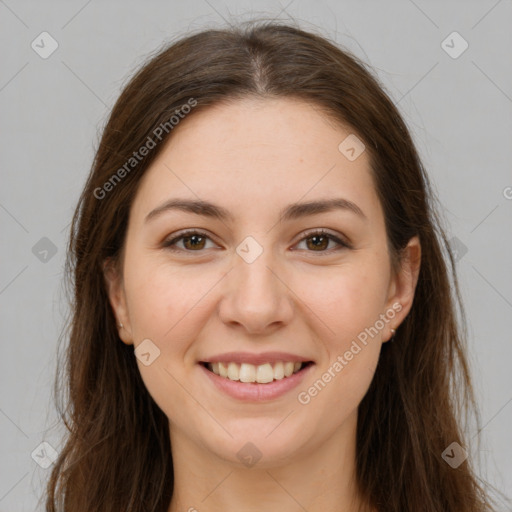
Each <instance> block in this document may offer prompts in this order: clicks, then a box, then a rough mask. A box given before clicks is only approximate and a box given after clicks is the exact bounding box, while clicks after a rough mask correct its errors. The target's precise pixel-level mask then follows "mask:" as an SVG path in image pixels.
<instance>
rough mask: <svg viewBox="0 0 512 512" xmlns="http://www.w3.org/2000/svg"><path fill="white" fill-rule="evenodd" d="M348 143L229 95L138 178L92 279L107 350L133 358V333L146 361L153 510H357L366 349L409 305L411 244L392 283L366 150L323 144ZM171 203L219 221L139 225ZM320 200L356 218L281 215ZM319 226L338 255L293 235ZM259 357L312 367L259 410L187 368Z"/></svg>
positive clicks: (368, 365)
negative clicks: (183, 235) (371, 330)
mask: <svg viewBox="0 0 512 512" xmlns="http://www.w3.org/2000/svg"><path fill="white" fill-rule="evenodd" d="M350 133H352V132H351V131H350V128H348V127H347V128H345V129H344V128H341V127H340V126H338V125H334V124H333V123H332V122H331V121H329V120H327V119H326V117H325V115H323V114H321V113H320V111H319V110H318V109H315V108H313V107H312V106H311V105H309V104H308V103H305V102H302V101H300V100H292V99H264V100H262V99H252V98H251V99H243V100H237V101H235V102H232V103H230V104H223V105H216V106H215V107H210V108H208V109H206V110H204V111H198V112H196V113H194V114H193V115H190V116H188V118H186V119H185V120H183V121H181V123H180V125H179V126H178V127H177V128H175V131H173V134H172V137H171V139H170V140H169V141H168V142H167V144H166V146H165V147H164V148H163V150H162V152H161V153H160V154H159V155H158V157H157V158H156V159H155V161H154V162H153V163H152V164H151V166H150V168H149V169H148V170H147V172H146V174H145V176H144V178H143V179H142V182H141V184H140V187H139V190H138V191H137V194H136V197H135V199H134V202H133V204H132V208H131V212H130V219H129V226H128V231H127V236H126V240H125V245H124V248H123V254H122V259H121V262H120V265H118V266H115V265H106V267H105V277H106V283H107V287H108V293H109V297H110V302H111V304H112V307H113V309H114V312H115V315H116V318H117V320H118V322H120V323H122V324H123V327H122V328H119V335H120V338H121V340H122V341H123V342H124V343H126V344H133V345H134V346H135V347H137V346H138V345H139V344H140V343H141V342H142V341H143V340H145V339H148V338H149V339H150V340H151V341H152V343H154V345H156V346H157V347H158V349H159V350H160V355H159V357H157V358H156V359H155V360H154V362H152V363H151V364H150V365H149V366H145V365H144V364H142V362H141V361H140V360H139V359H137V364H138V366H139V369H140V373H141V375H142V378H143V380H144V383H145V385H146V386H147V389H148V391H149V393H150V394H151V396H152V397H153V398H154V400H155V401H156V403H157V404H158V405H159V407H160V408H161V409H162V410H163V412H164V413H165V414H166V416H167V417H168V418H169V427H170V437H171V445H172V456H173V463H174V473H175V492H174V495H173V499H172V502H171V505H170V507H169V512H177V511H187V510H190V511H192V510H198V511H205V510H207V511H222V512H230V511H240V510H244V511H247V512H251V511H260V510H280V511H285V512H287V511H289V512H292V511H293V512H295V511H303V510H304V509H307V510H308V511H309V512H317V511H320V510H321V511H335V510H336V511H339V510H344V511H356V510H358V508H357V507H358V505H359V504H360V499H361V496H360V494H359V492H358V489H357V486H356V485H355V478H354V471H355V455H356V452H355V439H356V437H355V435H356V425H357V409H358V405H359V403H360V402H361V400H362V398H363V397H364V395H365V394H366V392H367V390H368V387H369V385H370V383H371V380H372V378H373V375H374V372H375V368H376V365H377V361H378V357H379V352H380V348H381V345H382V343H385V342H386V341H388V340H389V339H390V337H391V333H392V332H391V330H390V329H391V328H398V326H399V325H400V323H401V322H402V321H403V319H404V318H405V316H406V315H407V313H408V312H409V310H410V307H411V304H412V300H413V296H414V290H415V287H416V282H417V278H418V271H419V265H420V252H421V251H420V246H419V241H418V239H417V238H413V239H411V241H410V242H409V245H408V246H407V249H406V252H405V256H406V257H405V258H404V261H403V262H402V266H401V269H400V271H399V272H397V273H395V272H393V270H392V267H391V263H390V255H389V253H388V248H387V240H386V232H385V225H384V216H383V211H382V208H381V205H380V202H379V200H378V197H377V194H376V191H375V188H374V184H373V181H372V178H371V174H370V169H369V159H368V155H367V153H366V152H363V153H362V154H361V155H360V156H359V157H358V158H357V159H356V160H354V161H349V160H348V159H347V158H346V157H345V156H344V155H343V154H342V153H341V152H340V151H339V150H338V145H339V144H340V142H341V141H342V140H343V139H345V137H347V136H348V135H349V134H350ZM178 197H179V198H189V199H198V198H201V199H204V200H208V201H210V202H213V203H215V204H218V205H220V206H222V207H224V208H226V209H227V210H229V211H230V212H231V213H232V214H233V216H234V220H233V221H232V222H230V221H221V220H218V219H214V218H208V217H204V216H199V215H196V214H193V213H190V212H183V211H178V210H173V211H167V212H165V213H162V214H161V215H158V216H155V217H154V218H153V219H151V220H150V221H148V222H145V220H144V219H145V217H146V216H147V214H148V213H149V212H150V211H152V210H153V209H154V208H156V207H157V206H159V205H161V204H162V203H163V202H165V201H167V200H168V199H170V198H178ZM334 197H336V198H338V197H342V198H345V199H347V200H350V201H352V202H354V203H356V204H357V206H358V207H359V208H360V209H361V210H362V212H363V213H364V216H365V218H363V217H362V216H358V215H356V214H355V213H353V212H351V211H349V210H341V209H340V210H333V211H331V212H324V213H319V214H315V215H309V216H307V217H304V218H299V219H295V220H292V221H286V222H280V218H279V211H280V210H281V209H282V208H284V207H285V206H287V205H288V204H290V203H294V202H305V201H311V200H317V199H328V198H334ZM187 228H197V229H200V230H201V231H206V232H207V235H208V238H207V239H206V240H205V239H199V242H196V246H199V248H196V246H195V245H194V243H192V242H191V240H190V239H189V240H188V241H187V240H184V239H181V240H180V241H178V242H177V243H176V245H175V249H176V252H173V251H171V249H170V248H166V247H163V242H164V241H165V240H170V239H172V238H174V237H175V236H177V235H178V234H179V232H180V231H181V230H183V229H187ZM321 228H325V229H326V230H328V231H329V232H330V233H332V234H333V235H335V236H338V237H339V238H341V239H342V240H348V241H350V244H351V247H352V248H346V247H343V246H339V245H338V244H337V243H336V242H335V241H329V242H328V239H321V240H320V243H318V244H317V245H319V246H320V248H317V246H315V244H314V243H313V241H312V239H311V235H309V233H306V235H307V237H305V232H306V231H310V230H312V229H321ZM247 236H252V237H253V238H254V239H255V240H256V241H257V242H258V244H259V245H260V246H261V248H262V249H263V252H262V254H261V255H260V256H259V257H258V258H257V259H256V260H255V261H253V262H252V263H247V262H246V261H245V260H244V259H243V258H241V257H240V256H239V255H238V254H237V252H236V249H237V247H238V246H239V244H240V243H241V242H242V241H243V240H244V239H245V238H246V237H247ZM308 237H309V238H308ZM327 244H328V245H327ZM180 250H181V251H180ZM187 251H188V252H187ZM393 304H395V307H396V305H397V304H399V305H400V307H401V310H400V311H399V312H396V311H395V315H394V318H393V319H392V320H391V321H389V322H387V323H385V325H384V328H382V329H380V330H379V332H378V334H377V335H376V336H374V337H373V338H370V339H369V343H368V344H367V345H366V346H364V348H362V350H361V351H360V352H359V353H358V354H357V355H355V356H354V357H353V359H352V360H351V361H349V362H348V364H347V365H346V366H345V367H344V368H343V370H342V371H340V372H338V373H336V372H335V374H336V376H335V377H334V378H332V379H331V381H330V382H329V383H328V384H327V385H326V386H325V387H324V388H323V389H322V390H321V392H319V393H318V394H317V395H316V396H315V397H313V398H311V400H310V402H309V403H307V404H302V403H299V401H298V399H297V395H298V393H299V392H300V391H304V390H306V391H307V389H308V388H309V387H310V386H311V385H312V384H313V383H314V382H315V381H317V380H318V379H320V378H321V377H322V374H323V373H324V372H325V371H327V369H328V368H329V367H332V364H333V362H334V361H336V359H337V357H338V356H340V355H343V354H344V353H345V352H346V351H347V350H349V348H350V346H351V344H352V342H353V341H354V340H355V339H357V336H358V334H359V333H361V332H362V331H364V330H365V328H368V327H370V326H373V325H374V324H375V322H376V320H378V319H379V315H381V314H384V315H386V314H387V313H386V312H388V311H389V310H390V309H392V308H393ZM386 318H387V317H386ZM273 350H275V351H286V352H291V353H293V354H298V355H301V356H304V357H305V358H306V359H309V360H313V361H314V362H315V366H314V367H313V369H312V371H311V372H310V373H309V374H308V376H307V378H306V379H305V381H304V382H303V383H301V385H300V386H299V387H298V388H296V389H294V390H292V391H290V392H288V393H286V394H285V395H284V396H281V397H279V398H277V399H274V400H271V401H267V402H264V403H254V402H253V403H247V402H241V401H239V400H237V399H234V398H231V397H230V396H228V395H225V394H223V393H222V392H221V391H219V390H217V388H216V387H214V386H213V385H212V384H211V383H210V380H209V379H208V378H207V377H206V376H205V375H204V372H203V370H202V369H201V368H200V367H199V365H198V361H201V360H203V361H204V360H206V359H207V357H208V356H213V355H214V354H219V353H224V352H230V351H246V352H251V353H259V352H263V351H273ZM247 442H251V443H253V444H254V445H255V446H256V447H257V449H258V450H259V452H260V453H261V459H260V460H259V461H258V462H257V463H256V464H255V465H253V466H252V467H246V466H245V465H244V464H243V463H242V462H241V461H240V460H239V458H238V457H237V453H238V451H239V450H240V449H241V448H242V447H243V446H244V445H245V444H246V443H247Z"/></svg>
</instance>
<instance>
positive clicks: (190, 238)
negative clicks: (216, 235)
mask: <svg viewBox="0 0 512 512" xmlns="http://www.w3.org/2000/svg"><path fill="white" fill-rule="evenodd" d="M207 240H210V237H208V236H207V235H206V233H202V232H201V231H187V232H182V233H181V234H180V235H179V236H177V237H175V238H173V239H171V240H168V241H165V242H164V243H163V247H166V248H168V249H170V250H172V251H183V252H200V251H201V250H203V249H205V244H206V241H207ZM181 241H183V247H179V246H178V242H181Z"/></svg>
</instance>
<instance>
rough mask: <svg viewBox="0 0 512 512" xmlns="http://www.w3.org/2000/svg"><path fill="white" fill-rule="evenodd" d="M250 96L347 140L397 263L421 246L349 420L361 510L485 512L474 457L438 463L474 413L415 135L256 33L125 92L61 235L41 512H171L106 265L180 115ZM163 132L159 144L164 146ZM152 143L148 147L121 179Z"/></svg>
mask: <svg viewBox="0 0 512 512" xmlns="http://www.w3.org/2000/svg"><path fill="white" fill-rule="evenodd" d="M250 95H256V96H259V97H262V98H265V97H283V98H285V97H295V98H298V99H302V100H304V101H307V102H308V103H310V104H311V105H313V106H315V108H318V109H319V110H321V111H322V112H324V113H325V115H326V116H329V118H331V119H332V120H334V121H336V122H339V123H342V124H343V125H344V126H347V125H348V126H350V127H351V128H352V130H353V132H354V133H356V134H357V135H358V137H359V138H360V139H361V140H363V141H364V143H365V145H366V148H367V151H368V154H369V157H370V162H371V171H372V174H373V178H374V182H375V185H376V189H377V191H378V195H379V198H380V200H381V202H382V206H383V210H384V214H385V222H386V230H387V236H388V243H389V246H390V249H391V254H392V257H393V259H394V261H398V262H399V261H400V254H401V250H402V249H403V248H404V247H405V246H406V245H407V242H408V241H409V240H410V238H411V237H413V236H415V235H418V236H419V239H420V242H421V248H422V264H421V271H420V275H419V280H418V284H417V288H416V295H415V299H414V303H413V306H412V310H411V311H410V313H409V315H408V316H407V318H406V320H405V321H404V322H403V324H402V325H401V326H400V328H399V330H398V332H397V334H396V337H395V340H394V341H393V342H392V343H385V344H383V346H382V350H381V356H380V360H379V364H378V367H377V369H376V373H375V376H374V379H373V381H372V384H371V386H370V388H369V390H368V392H367V394H366V396H365V397H364V399H363V400H362V402H361V404H360V406H359V417H358V427H357V466H356V469H357V481H358V483H359V486H360V488H361V491H362V494H363V495H364V496H366V497H367V503H368V504H369V505H371V506H373V507H376V508H377V509H378V510H379V512H404V511H406V510H407V511H422V512H462V511H464V512H477V511H478V512H483V511H490V510H492V509H491V506H490V501H489V500H490V498H488V496H487V495H486V493H485V492H484V484H483V483H481V481H480V479H479V478H478V477H477V476H476V474H475V473H474V472H473V470H472V468H471V463H472V460H471V457H470V458H469V459H467V460H466V461H465V462H463V463H462V464H461V465H460V466H459V467H457V468H456V469H455V468H452V467H451V465H449V464H447V462H445V460H443V457H442V453H443V452H444V450H445V449H446V448H447V447H448V446H449V445H450V444H451V443H453V442H457V443H459V444H460V445H461V446H462V447H466V449H467V444H466V442H465V439H464V435H463V428H462V417H461V414H462V413H466V414H467V413H468V411H474V412H475V416H476V417H477V418H478V410H477V407H476V403H475V399H474V395H473V389H472V385H471V379H470V375H469V365H468V362H467V359H466V356H465V346H464V339H465V336H464V330H463V328H461V326H462V327H463V320H464V315H463V309H462V307H461V301H460V296H459V291H458V285H457V278H456V274H455V266H454V259H453V256H452V253H451V251H450V247H449V244H448V243H447V240H446V237H445V234H444V231H443V229H442V227H441V223H440V222H439V219H438V218H437V214H436V210H435V208H434V206H433V205H434V198H433V195H432V192H431V188H430V185H429V182H428V178H427V176H426V173H425V170H424V168H423V166H422V163H421V161H420V158H419V156H418V154H417V151H416V149H415V146H414V144H413V141H412V138H411V136H410V134H409V131H408V129H407V127H406V125H405V123H404V121H403V119H402V118H401V116H400V114H399V112H398V110H397V108H396V107H395V105H394V104H393V102H392V101H391V100H390V99H389V97H388V96H387V95H386V93H385V92H384V90H383V87H382V86H381V85H380V84H379V82H378V80H377V79H376V78H374V76H373V75H372V73H371V71H370V70H368V69H367V68H366V66H365V64H364V63H363V62H361V61H359V59H358V58H357V57H355V56H353V55H351V54H350V53H349V52H348V51H346V50H342V49H340V48H339V46H338V45H336V44H334V43H331V42H330V41H329V40H328V39H326V38H325V37H322V36H320V35H316V34H314V33H312V32H306V31H303V30H300V29H299V28H297V27H293V26H290V25H284V24H281V23H277V22H269V21H262V20H260V21H259V22H251V23H249V24H241V25H239V26H238V27H234V28H229V29H224V30H220V29H217V30H213V29H212V30H205V31H201V32H198V33H195V34H192V35H190V34H189V35H187V37H182V38H180V39H179V40H177V41H174V42H173V43H172V44H170V45H168V46H166V47H165V48H164V49H163V50H160V51H159V52H158V53H157V54H156V55H155V56H152V58H151V59H150V60H149V61H148V62H147V63H146V65H144V67H142V69H140V70H139V71H138V72H137V73H136V74H135V76H134V77H133V78H132V79H131V80H130V81H129V83H128V84H127V85H126V87H125V88H124V90H123V91H122V93H121V95H120V97H119V99H118V101H117V102H116V104H115V106H114V108H113V110H112V113H111V115H110V118H109V120H108V123H107V124H106V127H105V128H104V131H103V135H102V137H101V140H100V143H99V147H98V150H97V152H96V156H95V159H94V163H93V167H92V170H91V173H90V175H89V177H88V180H87V183H86V185H85V188H84V190H83V192H82V195H81V197H80V200H79V204H78V206H77V209H76V212H75V215H74V217H73V222H72V226H71V234H70V242H69V247H68V260H67V267H66V268H67V272H68V274H69V276H70V277H71V278H72V280H73V284H74V293H73V298H72V310H71V318H70V324H69V344H68V345H67V351H66V354H65V357H66V360H65V361H66V375H65V378H64V377H63V376H62V375H61V370H60V369H59V371H58V372H57V378H56V381H55V392H56V394H57V396H60V394H62V395H64V394H66V395H67V396H66V398H65V399H64V400H65V403H64V404H63V405H62V404H60V403H59V402H57V407H58V409H59V412H60V414H61V417H62V419H63V421H64V423H65V425H66V426H67V429H68V430H69V433H68V435H67V439H66V442H65V445H64V446H63V448H62V450H61V452H60V456H59V458H58V459H57V461H56V462H55V465H54V468H53V470H52V473H51V478H50V480H49V482H48V487H47V501H46V510H47V511H48V512H54V511H61V510H62V511H66V512H82V511H84V512H85V511H87V512H90V511H91V510H94V511H97V512H100V511H105V512H107V511H108V512H111V511H112V510H120V511H123V512H142V511H144V512H147V511H155V512H166V511H167V509H168V507H169V503H170V499H171V496H172V492H173V465H172V455H171V446H170V441H169V430H168V419H167V417H166V416H165V415H164V413H163V412H162V411H161V410H160V409H159V407H158V406H157V405H156V403H155V402H154V401H153V399H152V398H151V396H150V395H149V393H148V391H147V390H146V387H145V386H144V383H143V381H142V379H141V376H140V373H139V370H138V367H137V365H136V361H135V356H134V353H133V347H130V346H127V345H125V344H124V343H121V342H120V340H119V337H118V331H117V328H116V323H115V318H114V315H113V312H112V309H111V307H110V305H109V301H108V298H107V293H106V288H105V283H104V277H103V263H104V261H106V259H107V258H112V259H114V260H115V259H116V258H118V256H119V253H120V251H121V249H122V247H123V243H124V238H125V232H126V228H127V223H128V215H129V211H130V205H131V203H132V201H133V198H134V195H135V194H136V192H137V188H138V185H139V183H140V180H141V178H142V176H143V175H144V172H145V171H146V169H147V168H148V166H149V165H150V164H151V162H152V161H153V159H154V158H155V157H156V155H157V154H158V152H159V150H160V148H161V147H162V145H163V144H164V143H165V142H166V141H167V140H168V138H169V137H172V130H173V128H172V127H171V124H170V123H169V118H170V117H171V116H172V115H173V113H175V112H176V111H177V110H178V111H181V112H183V105H186V104H189V105H190V104H192V102H196V103H195V104H194V108H193V109H191V112H190V113H189V114H188V115H194V112H197V111H199V110H201V109H204V108H208V106H210V105H214V104H218V103H220V102H223V101H231V100H233V99H237V98H243V97H247V96H250ZM189 110H190V109H189ZM164 123H167V125H166V126H167V130H164V131H163V132H162V130H161V129H160V132H162V133H160V132H158V131H157V130H158V128H159V127H161V126H163V125H164ZM155 133H159V134H160V139H158V138H157V137H156V135H155ZM148 137H149V138H151V139H152V141H153V142H155V143H156V147H154V148H153V149H151V150H150V151H149V152H147V154H146V156H144V157H143V158H141V159H140V160H137V162H136V163H134V162H131V164H130V166H127V165H126V164H127V162H130V158H131V157H132V155H133V153H134V152H136V151H138V150H139V149H140V148H141V147H142V146H143V145H145V144H146V145H147V144H148V141H149V139H148ZM123 168H124V169H125V172H120V171H119V170H120V169H123ZM114 175H116V176H117V177H118V178H119V179H113V176H114ZM107 182H108V183H110V185H109V186H107V185H106V183H107ZM443 251H444V254H443ZM459 313H460V314H459ZM458 317H460V318H461V319H462V322H460V321H458ZM61 387H62V388H61Z"/></svg>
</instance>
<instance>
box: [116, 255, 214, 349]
mask: <svg viewBox="0 0 512 512" xmlns="http://www.w3.org/2000/svg"><path fill="white" fill-rule="evenodd" d="M131 268H132V271H130V270H128V265H127V272H126V279H125V289H126V293H127V301H128V310H129V314H130V322H131V325H132V332H133V335H134V339H135V343H137V342H138V340H141V339H144V338H154V339H155V340H160V341H161V342H162V343H163V341H164V340H169V339H172V340H173V349H174V348H177V347H179V346H180V343H179V340H178V338H180V339H187V336H186V335H185V334H184V331H185V330H188V329H190V328H192V329H193V328H194V326H196V325H197V322H194V321H191V318H192V317H193V316H194V314H197V313H196V311H201V298H202V297H204V296H205V294H206V292H207V291H208V289H210V288H211V287H212V286H213V285H214V282H215V281H214V280H213V279H211V278H210V276H209V274H208V273H198V272H197V271H195V272H194V271H192V269H183V268H181V269H178V270H177V269H176V268H172V267H170V266H168V265H167V266H166V265H162V264H161V263H154V262H151V261H148V263H147V264H144V263H143V259H142V258H141V259H140V260H139V261H138V264H137V266H132V267H131ZM212 277H213V276H212ZM210 281H211V282H210Z"/></svg>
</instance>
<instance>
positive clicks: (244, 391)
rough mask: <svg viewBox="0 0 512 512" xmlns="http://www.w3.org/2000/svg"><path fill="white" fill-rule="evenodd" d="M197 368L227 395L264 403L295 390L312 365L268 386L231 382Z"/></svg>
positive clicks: (206, 369) (255, 383)
mask: <svg viewBox="0 0 512 512" xmlns="http://www.w3.org/2000/svg"><path fill="white" fill-rule="evenodd" d="M199 366H200V367H201V369H202V370H203V372H205V373H206V375H207V376H208V378H209V379H211V381H212V382H213V383H214V384H215V386H217V388H218V389H220V390H221V391H223V392H224V393H226V394H227V395H229V396H231V397H233V398H236V399H238V400H243V401H246V402H264V401H268V400H273V399H275V398H278V397H280V396H282V395H284V394H285V393H287V392H288V391H290V390H292V389H293V388H296V387H297V386H298V385H299V384H300V383H301V382H302V380H303V379H304V378H305V377H306V375H307V374H308V373H309V372H310V371H311V369H312V368H313V366H314V364H311V363H310V364H309V365H308V366H306V367H305V368H303V369H302V370H300V371H298V372H297V373H294V374H292V375H291V376H290V377H284V378H283V379H281V380H274V381H272V382H269V383H268V384H258V383H257V382H247V383H246V382H240V381H238V380H231V379H228V378H227V377H221V376H220V375H217V374H216V373H213V372H212V371H210V370H208V368H205V367H204V366H203V365H202V364H199Z"/></svg>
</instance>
